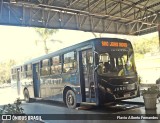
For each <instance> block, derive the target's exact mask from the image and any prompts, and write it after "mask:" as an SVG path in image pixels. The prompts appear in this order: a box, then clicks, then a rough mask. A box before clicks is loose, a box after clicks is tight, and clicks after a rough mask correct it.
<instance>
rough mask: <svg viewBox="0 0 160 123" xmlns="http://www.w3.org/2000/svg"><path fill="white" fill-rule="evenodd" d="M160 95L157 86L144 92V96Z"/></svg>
mask: <svg viewBox="0 0 160 123" xmlns="http://www.w3.org/2000/svg"><path fill="white" fill-rule="evenodd" d="M158 93H160V90H159V88H158V86H156V85H154V86H151V87H150V88H148V89H147V90H143V91H142V94H158Z"/></svg>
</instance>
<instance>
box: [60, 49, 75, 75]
mask: <svg viewBox="0 0 160 123" xmlns="http://www.w3.org/2000/svg"><path fill="white" fill-rule="evenodd" d="M76 70H77V60H76V52H74V51H72V52H69V53H66V54H64V60H63V73H73V72H76Z"/></svg>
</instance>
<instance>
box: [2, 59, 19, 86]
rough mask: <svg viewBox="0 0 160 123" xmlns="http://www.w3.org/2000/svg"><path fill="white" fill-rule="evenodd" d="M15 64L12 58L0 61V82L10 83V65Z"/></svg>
mask: <svg viewBox="0 0 160 123" xmlns="http://www.w3.org/2000/svg"><path fill="white" fill-rule="evenodd" d="M15 64H16V62H15V61H14V60H12V59H10V60H8V61H5V62H1V63H0V83H10V80H11V79H10V78H11V67H12V66H13V65H15Z"/></svg>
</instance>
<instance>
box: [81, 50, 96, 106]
mask: <svg viewBox="0 0 160 123" xmlns="http://www.w3.org/2000/svg"><path fill="white" fill-rule="evenodd" d="M79 69H80V84H81V93H82V101H83V102H93V103H94V102H95V101H96V100H95V88H94V87H95V86H94V75H93V52H92V49H86V50H83V51H80V52H79Z"/></svg>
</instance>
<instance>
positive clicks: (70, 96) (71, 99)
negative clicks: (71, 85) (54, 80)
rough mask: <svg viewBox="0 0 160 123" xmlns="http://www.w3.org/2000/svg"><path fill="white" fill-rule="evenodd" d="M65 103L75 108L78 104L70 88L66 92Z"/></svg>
mask: <svg viewBox="0 0 160 123" xmlns="http://www.w3.org/2000/svg"><path fill="white" fill-rule="evenodd" d="M66 105H67V107H68V108H72V109H74V108H76V107H77V106H78V104H77V102H76V95H75V93H74V92H73V91H72V90H68V91H67V93H66Z"/></svg>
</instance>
